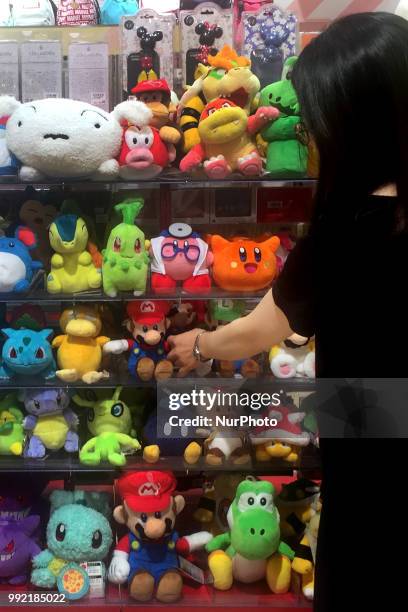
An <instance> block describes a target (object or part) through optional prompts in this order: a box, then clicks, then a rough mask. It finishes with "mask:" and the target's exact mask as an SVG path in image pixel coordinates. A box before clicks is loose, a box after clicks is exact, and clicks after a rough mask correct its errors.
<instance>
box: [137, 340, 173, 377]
mask: <svg viewBox="0 0 408 612" xmlns="http://www.w3.org/2000/svg"><path fill="white" fill-rule="evenodd" d="M129 349H130V354H129V359H128V370H129V373H130V374H131V375H132V376H135V373H136V367H137V364H138V362H139V361H140V359H142V358H143V357H148V358H149V359H151V360H152V361H153V362H154V363H158V362H159V361H162V360H163V359H165V358H166V345H165V341H164V340H162V341H161V342H159V344H155V345H154V346H151V345H149V344H145V343H144V342H143V343H142V342H137V341H136V340H134V341H133V342H132V343H130V342H129Z"/></svg>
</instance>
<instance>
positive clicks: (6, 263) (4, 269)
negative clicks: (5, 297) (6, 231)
mask: <svg viewBox="0 0 408 612" xmlns="http://www.w3.org/2000/svg"><path fill="white" fill-rule="evenodd" d="M36 244H37V241H36V237H35V234H34V232H32V231H31V230H30V229H29V228H28V227H22V226H20V227H18V228H17V229H16V231H15V234H14V238H7V237H6V236H4V237H3V238H0V293H7V292H11V291H15V292H16V293H23V292H24V291H27V290H28V289H29V287H30V283H31V280H32V278H33V273H34V272H35V271H37V270H40V269H41V268H42V263H41V262H40V261H33V260H32V259H31V255H30V250H31V249H34V248H35V246H36Z"/></svg>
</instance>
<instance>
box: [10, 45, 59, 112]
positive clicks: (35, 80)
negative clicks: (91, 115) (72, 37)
mask: <svg viewBox="0 0 408 612" xmlns="http://www.w3.org/2000/svg"><path fill="white" fill-rule="evenodd" d="M20 52H21V90H22V91H21V96H22V101H23V102H32V100H40V99H43V98H61V97H62V49H61V43H60V42H59V41H58V40H41V41H28V42H24V43H22V44H21V48H20Z"/></svg>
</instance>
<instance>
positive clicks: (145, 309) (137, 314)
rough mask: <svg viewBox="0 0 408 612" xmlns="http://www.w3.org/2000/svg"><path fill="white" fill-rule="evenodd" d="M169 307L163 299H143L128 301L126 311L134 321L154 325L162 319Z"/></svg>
mask: <svg viewBox="0 0 408 612" xmlns="http://www.w3.org/2000/svg"><path fill="white" fill-rule="evenodd" d="M169 309H170V305H169V303H168V302H166V301H165V300H143V302H129V303H128V305H127V307H126V312H127V314H128V316H129V317H130V318H131V319H132V321H134V322H135V323H139V324H141V325H154V324H155V323H160V321H163V319H164V318H165V316H166V315H167V313H168V312H169Z"/></svg>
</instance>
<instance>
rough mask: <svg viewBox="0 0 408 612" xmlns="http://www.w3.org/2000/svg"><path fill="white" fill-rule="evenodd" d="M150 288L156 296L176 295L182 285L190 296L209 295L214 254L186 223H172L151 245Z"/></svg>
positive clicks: (153, 239)
mask: <svg viewBox="0 0 408 612" xmlns="http://www.w3.org/2000/svg"><path fill="white" fill-rule="evenodd" d="M150 257H151V260H152V262H151V270H152V276H151V286H152V289H153V291H154V292H155V293H162V294H163V293H173V292H174V291H175V289H176V287H177V285H178V283H181V286H182V289H183V290H184V291H186V292H187V293H196V294H201V293H208V292H209V291H210V288H211V278H210V273H209V268H210V267H211V265H212V263H213V255H212V253H210V251H209V250H208V244H207V243H206V242H205V241H204V240H203V239H202V238H200V236H199V234H197V233H196V232H193V230H192V228H191V227H190V226H189V225H187V223H172V225H170V227H169V229H168V230H165V231H164V232H162V233H161V235H160V236H157V237H156V238H152V240H151V242H150Z"/></svg>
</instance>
